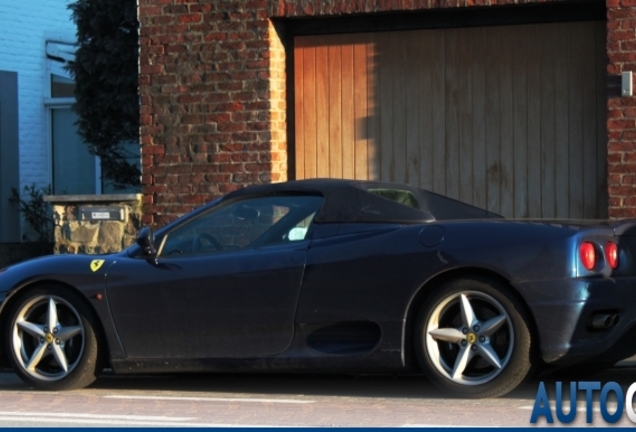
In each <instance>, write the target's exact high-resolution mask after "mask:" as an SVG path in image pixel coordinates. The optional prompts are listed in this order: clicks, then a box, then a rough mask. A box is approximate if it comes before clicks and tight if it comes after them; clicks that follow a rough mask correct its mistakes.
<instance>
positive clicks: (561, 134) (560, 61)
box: [552, 24, 570, 218]
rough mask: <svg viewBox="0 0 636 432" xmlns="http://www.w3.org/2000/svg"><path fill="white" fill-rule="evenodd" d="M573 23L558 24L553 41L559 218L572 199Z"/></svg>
mask: <svg viewBox="0 0 636 432" xmlns="http://www.w3.org/2000/svg"><path fill="white" fill-rule="evenodd" d="M569 28H570V25H565V24H564V25H556V27H555V38H554V40H553V41H552V43H553V44H554V46H555V50H556V52H557V55H556V57H555V59H554V60H555V71H554V78H555V85H554V96H555V121H556V123H555V135H554V145H555V147H556V149H555V158H556V163H555V170H556V177H555V188H554V194H555V205H556V209H555V213H556V217H558V218H567V217H569V210H570V200H569V196H570V193H569V189H570V180H569V163H568V155H569V152H570V151H569V142H568V120H569V119H568V109H569V108H568V64H567V56H566V55H565V53H566V50H567V40H568V38H569V37H570V35H569Z"/></svg>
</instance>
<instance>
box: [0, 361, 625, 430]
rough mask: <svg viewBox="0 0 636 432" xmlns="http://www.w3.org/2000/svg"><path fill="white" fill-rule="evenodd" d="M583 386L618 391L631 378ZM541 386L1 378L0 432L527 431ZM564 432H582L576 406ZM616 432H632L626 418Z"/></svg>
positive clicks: (381, 379)
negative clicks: (246, 429)
mask: <svg viewBox="0 0 636 432" xmlns="http://www.w3.org/2000/svg"><path fill="white" fill-rule="evenodd" d="M557 378H558V377H557ZM588 379H589V380H593V381H601V382H607V381H617V382H619V383H620V384H621V385H622V386H623V388H624V390H626V389H627V387H629V385H630V384H631V383H632V382H636V368H634V367H628V368H615V369H611V370H609V371H607V372H604V373H602V374H598V375H595V376H592V377H589V378H588ZM541 380H544V381H545V380H546V378H545V377H544V378H538V379H533V380H531V381H530V382H528V383H527V384H526V385H524V386H523V387H521V388H519V389H517V390H516V391H514V392H513V393H511V394H509V395H507V396H505V397H501V398H497V399H481V400H466V399H449V398H445V397H443V396H442V395H440V394H439V392H438V391H437V390H436V389H435V388H434V387H433V386H432V385H431V384H430V383H429V382H428V380H427V379H426V378H424V377H421V376H396V377H394V376H357V377H353V376H317V375H181V376H180V375H170V376H138V377H132V376H113V375H105V376H103V377H102V378H100V379H99V380H98V381H97V382H96V383H94V384H93V385H92V386H91V387H90V388H87V389H83V390H75V391H66V392H45V391H37V390H33V389H31V388H29V387H27V386H26V385H24V384H23V383H22V381H20V380H19V379H18V378H17V377H16V376H15V375H14V374H12V373H8V372H7V373H0V427H8V426H35V427H42V426H61V427H69V426H71V427H72V426H87V427H97V426H109V427H117V426H155V427H157V426H159V427H188V426H192V427H197V426H199V427H200V426H206V427H209V426H531V425H530V423H529V420H530V415H531V412H532V406H533V404H534V400H535V395H536V393H537V388H538V384H539V382H540V381H541ZM553 380H554V378H550V379H548V380H547V381H546V382H547V387H548V388H554V385H553ZM583 401H584V396H580V397H579V402H580V403H583ZM614 405H615V404H614ZM594 408H595V409H594V419H593V424H594V425H606V423H605V422H604V421H603V420H602V417H601V414H600V412H599V405H598V402H597V403H596V404H595V405H594ZM541 423H543V424H545V422H543V421H542V422H541ZM555 425H556V424H555ZM571 425H579V426H584V425H585V406H584V404H580V406H579V409H578V413H577V416H576V419H575V422H574V423H572V424H571ZM619 425H624V426H633V424H632V423H631V422H630V421H629V419H628V417H627V415H623V417H622V418H621V421H620V423H619Z"/></svg>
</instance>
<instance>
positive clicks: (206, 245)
mask: <svg viewBox="0 0 636 432" xmlns="http://www.w3.org/2000/svg"><path fill="white" fill-rule="evenodd" d="M322 201H323V199H322V198H321V197H318V196H276V197H263V198H253V199H247V200H242V201H238V202H234V203H230V204H227V205H224V206H221V207H218V208H215V209H213V210H211V211H210V212H208V213H206V214H203V215H202V216H199V217H198V218H196V219H194V220H192V221H189V222H187V223H186V224H184V225H182V226H181V227H179V228H176V229H175V230H174V231H172V232H170V233H169V234H168V238H167V239H166V242H165V245H164V247H163V251H162V252H161V254H162V255H181V254H190V253H202V252H217V251H219V250H222V251H230V250H239V249H245V248H254V247H261V246H271V245H277V244H283V243H289V242H294V241H300V240H303V239H304V238H305V237H306V235H307V231H308V229H309V225H310V223H311V221H313V216H314V215H315V213H316V212H317V211H318V210H319V209H320V207H321V206H322Z"/></svg>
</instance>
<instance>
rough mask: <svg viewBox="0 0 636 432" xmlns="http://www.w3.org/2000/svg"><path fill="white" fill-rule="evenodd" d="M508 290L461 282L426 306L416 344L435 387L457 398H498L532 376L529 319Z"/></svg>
mask: <svg viewBox="0 0 636 432" xmlns="http://www.w3.org/2000/svg"><path fill="white" fill-rule="evenodd" d="M508 291H509V289H508V288H507V287H505V286H501V285H500V284H497V283H494V282H490V281H485V280H483V281H482V280H478V279H475V280H472V279H459V280H454V281H451V282H449V283H447V284H445V285H443V286H442V287H440V289H439V290H438V291H437V292H436V293H435V294H434V295H432V296H431V297H430V298H429V299H428V301H427V302H426V303H425V304H424V306H423V307H422V310H421V312H420V314H419V315H418V321H417V331H416V340H415V344H416V347H417V354H418V360H419V362H420V365H421V366H422V368H423V369H424V371H425V372H426V373H427V375H428V376H429V378H430V379H431V380H432V381H433V383H434V384H435V385H436V386H438V387H439V388H441V389H442V390H444V391H445V392H447V393H450V394H452V395H454V396H459V397H496V396H501V395H504V394H506V393H508V392H509V391H511V390H513V389H514V388H515V387H517V386H518V385H519V384H520V383H521V382H522V381H523V380H524V379H525V378H526V377H527V376H528V375H529V373H530V371H531V368H532V364H531V343H530V342H531V334H530V331H529V329H528V324H527V323H528V320H527V318H526V317H525V315H524V313H523V310H524V308H523V307H522V305H521V304H519V301H518V300H517V299H516V298H515V297H514V296H512V295H510V294H509V293H508Z"/></svg>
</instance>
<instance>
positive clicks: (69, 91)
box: [51, 74, 75, 98]
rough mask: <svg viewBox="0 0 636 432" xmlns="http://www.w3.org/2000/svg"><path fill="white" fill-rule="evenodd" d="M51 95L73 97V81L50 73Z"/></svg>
mask: <svg viewBox="0 0 636 432" xmlns="http://www.w3.org/2000/svg"><path fill="white" fill-rule="evenodd" d="M51 97H54V98H65V97H75V81H73V80H72V79H68V78H64V77H62V76H59V75H55V74H51Z"/></svg>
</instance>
